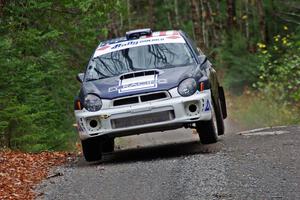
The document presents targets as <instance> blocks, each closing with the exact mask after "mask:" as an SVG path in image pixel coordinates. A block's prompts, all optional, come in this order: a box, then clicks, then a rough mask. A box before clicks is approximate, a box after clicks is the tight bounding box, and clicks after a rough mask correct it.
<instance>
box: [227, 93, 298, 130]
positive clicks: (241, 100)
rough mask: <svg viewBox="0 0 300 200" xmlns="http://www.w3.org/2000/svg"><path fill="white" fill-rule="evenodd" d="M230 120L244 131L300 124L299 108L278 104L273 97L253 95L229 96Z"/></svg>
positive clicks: (259, 94)
mask: <svg viewBox="0 0 300 200" xmlns="http://www.w3.org/2000/svg"><path fill="white" fill-rule="evenodd" d="M227 101H228V103H227V105H228V113H229V116H230V118H231V119H232V120H233V121H234V122H235V123H237V124H239V125H240V126H241V127H242V128H243V129H252V128H260V127H267V126H270V127H272V126H280V125H292V124H299V123H300V114H299V113H300V109H299V107H296V106H293V105H288V104H286V103H283V102H282V103H281V102H276V101H275V100H274V97H273V95H270V94H269V95H263V94H261V93H251V92H249V91H246V92H244V93H243V95H240V96H236V95H232V94H229V95H228V96H227Z"/></svg>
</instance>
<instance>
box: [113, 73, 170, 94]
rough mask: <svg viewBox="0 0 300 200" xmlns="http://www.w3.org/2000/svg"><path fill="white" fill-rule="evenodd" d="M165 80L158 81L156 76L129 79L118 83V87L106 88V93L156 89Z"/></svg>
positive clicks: (165, 81) (164, 82)
mask: <svg viewBox="0 0 300 200" xmlns="http://www.w3.org/2000/svg"><path fill="white" fill-rule="evenodd" d="M166 83H167V80H166V79H158V78H157V75H151V76H144V77H143V79H140V78H130V79H125V80H120V81H119V86H115V87H110V88H108V92H118V93H125V92H134V91H139V90H146V89H152V88H157V87H158V85H159V84H166Z"/></svg>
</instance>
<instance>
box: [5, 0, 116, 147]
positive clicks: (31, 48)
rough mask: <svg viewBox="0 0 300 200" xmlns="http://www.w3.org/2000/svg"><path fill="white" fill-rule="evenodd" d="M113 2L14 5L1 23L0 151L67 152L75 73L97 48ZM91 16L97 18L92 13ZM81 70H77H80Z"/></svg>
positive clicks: (47, 0)
mask: <svg viewBox="0 0 300 200" xmlns="http://www.w3.org/2000/svg"><path fill="white" fill-rule="evenodd" d="M114 6H115V2H114V1H101V2H99V1H92V0H90V1H75V0H74V1H50V0H42V1H38V2H37V1H34V0H27V1H9V2H8V3H7V4H6V5H5V7H4V10H3V17H2V18H1V21H0V36H1V40H0V52H1V53H0V74H1V76H0V146H6V147H9V148H13V149H21V150H26V151H41V150H49V149H66V148H69V147H70V143H72V141H73V142H74V141H75V140H76V133H75V132H74V130H73V127H72V123H74V118H73V113H72V112H73V111H72V109H73V98H74V94H75V93H76V88H78V84H77V83H76V80H75V78H74V77H75V74H76V73H78V71H81V70H83V69H84V67H85V63H86V61H87V59H88V58H89V56H90V54H91V52H92V51H93V49H94V47H95V45H96V44H97V37H98V35H99V34H100V35H101V34H102V36H101V37H102V38H104V37H105V35H104V34H105V32H106V29H105V28H102V27H103V24H104V23H105V21H107V16H106V14H105V13H108V12H109V11H110V10H111V9H115V8H114ZM90 12H92V13H93V14H92V15H88V14H87V13H90ZM76 68H77V69H76Z"/></svg>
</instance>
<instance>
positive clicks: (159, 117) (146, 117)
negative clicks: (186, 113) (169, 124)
mask: <svg viewBox="0 0 300 200" xmlns="http://www.w3.org/2000/svg"><path fill="white" fill-rule="evenodd" d="M174 118H175V115H174V111H173V110H168V111H162V112H156V113H150V114H143V115H135V116H131V117H124V118H118V119H112V120H111V126H112V128H113V129H115V128H126V127H131V126H138V125H144V124H151V123H157V122H165V121H170V120H172V119H174Z"/></svg>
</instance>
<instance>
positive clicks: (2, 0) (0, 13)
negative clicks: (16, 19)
mask: <svg viewBox="0 0 300 200" xmlns="http://www.w3.org/2000/svg"><path fill="white" fill-rule="evenodd" d="M5 3H6V0H0V17H3V9H4V6H5Z"/></svg>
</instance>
